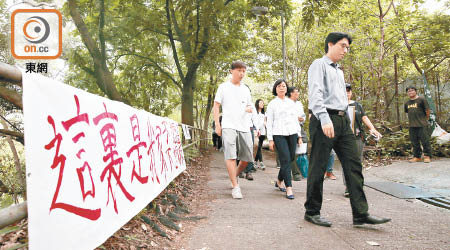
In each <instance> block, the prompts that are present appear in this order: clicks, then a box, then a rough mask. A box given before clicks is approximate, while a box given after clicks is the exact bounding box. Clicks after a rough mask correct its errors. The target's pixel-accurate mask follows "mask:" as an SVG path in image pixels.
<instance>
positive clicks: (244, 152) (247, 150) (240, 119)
mask: <svg viewBox="0 0 450 250" xmlns="http://www.w3.org/2000/svg"><path fill="white" fill-rule="evenodd" d="M246 69H247V66H246V65H245V63H243V62H241V61H234V62H233V63H232V64H231V69H230V73H231V79H230V81H227V82H225V83H222V84H221V85H220V86H219V88H218V89H217V93H216V97H215V99H214V108H213V111H214V121H215V124H216V133H217V134H218V135H219V136H222V138H223V148H224V150H223V152H224V156H225V164H226V166H227V170H228V175H229V177H230V181H231V185H232V186H233V190H232V192H231V194H232V196H233V198H234V199H242V198H243V197H242V193H241V189H240V188H239V185H238V183H237V178H236V177H237V175H239V173H240V172H242V171H243V170H244V169H245V168H246V167H247V164H248V162H250V161H252V158H253V146H252V145H253V144H252V138H251V134H250V127H249V126H248V118H247V113H252V112H253V108H252V98H251V95H250V90H249V89H248V87H247V86H245V85H244V84H242V83H241V80H242V79H243V78H244V76H245V71H246ZM220 106H222V125H221V124H220V123H219V111H220V110H219V109H220ZM236 160H239V161H240V162H239V166H238V167H237V166H236Z"/></svg>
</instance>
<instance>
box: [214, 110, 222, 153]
mask: <svg viewBox="0 0 450 250" xmlns="http://www.w3.org/2000/svg"><path fill="white" fill-rule="evenodd" d="M219 123H222V116H219ZM212 129H213V132H212V141H213V146H214V149H215V150H220V149H221V148H222V137H221V136H219V135H218V134H217V133H216V123H215V121H213V122H212Z"/></svg>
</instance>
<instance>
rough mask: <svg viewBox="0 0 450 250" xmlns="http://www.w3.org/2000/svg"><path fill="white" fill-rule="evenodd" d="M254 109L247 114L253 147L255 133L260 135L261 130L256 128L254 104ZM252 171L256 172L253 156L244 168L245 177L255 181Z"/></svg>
mask: <svg viewBox="0 0 450 250" xmlns="http://www.w3.org/2000/svg"><path fill="white" fill-rule="evenodd" d="M246 86H247V85H246ZM247 88H249V87H248V86H247ZM249 90H250V88H249ZM252 109H253V110H252V113H250V114H247V123H248V126H249V127H250V133H251V136H252V149H253V146H254V145H255V133H256V135H257V136H259V133H260V132H259V129H257V128H256V127H257V126H256V123H257V115H256V109H255V107H253V106H252ZM238 164H239V163H238ZM252 172H256V168H255V163H254V162H253V158H252V161H250V162H248V164H247V167H246V168H245V170H244V173H245V179H247V180H249V181H253V180H254V178H253V175H252ZM241 175H242V173H240V175H239V177H240V178H242V177H241Z"/></svg>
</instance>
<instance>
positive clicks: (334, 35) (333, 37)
mask: <svg viewBox="0 0 450 250" xmlns="http://www.w3.org/2000/svg"><path fill="white" fill-rule="evenodd" d="M344 38H347V39H348V44H352V37H351V36H350V35H349V34H347V33H344V32H331V33H330V34H328V36H327V38H326V39H325V53H328V43H330V42H331V43H332V44H336V43H337V42H339V41H340V40H342V39H344Z"/></svg>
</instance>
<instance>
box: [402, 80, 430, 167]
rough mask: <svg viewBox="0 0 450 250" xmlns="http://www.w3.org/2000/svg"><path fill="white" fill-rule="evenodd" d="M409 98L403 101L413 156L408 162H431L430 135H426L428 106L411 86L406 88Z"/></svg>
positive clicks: (428, 115) (428, 114) (428, 116)
mask: <svg viewBox="0 0 450 250" xmlns="http://www.w3.org/2000/svg"><path fill="white" fill-rule="evenodd" d="M406 93H407V94H408V97H409V100H408V101H407V102H406V103H405V113H408V121H409V139H410V140H411V144H412V147H413V158H412V159H411V160H409V162H420V161H422V148H421V144H422V147H423V153H424V157H423V162H425V163H429V162H431V145H430V136H429V135H428V132H427V129H426V128H428V119H429V118H430V106H429V105H428V102H427V100H425V98H423V97H421V96H418V95H417V89H416V88H415V87H413V86H410V87H407V88H406Z"/></svg>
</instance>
